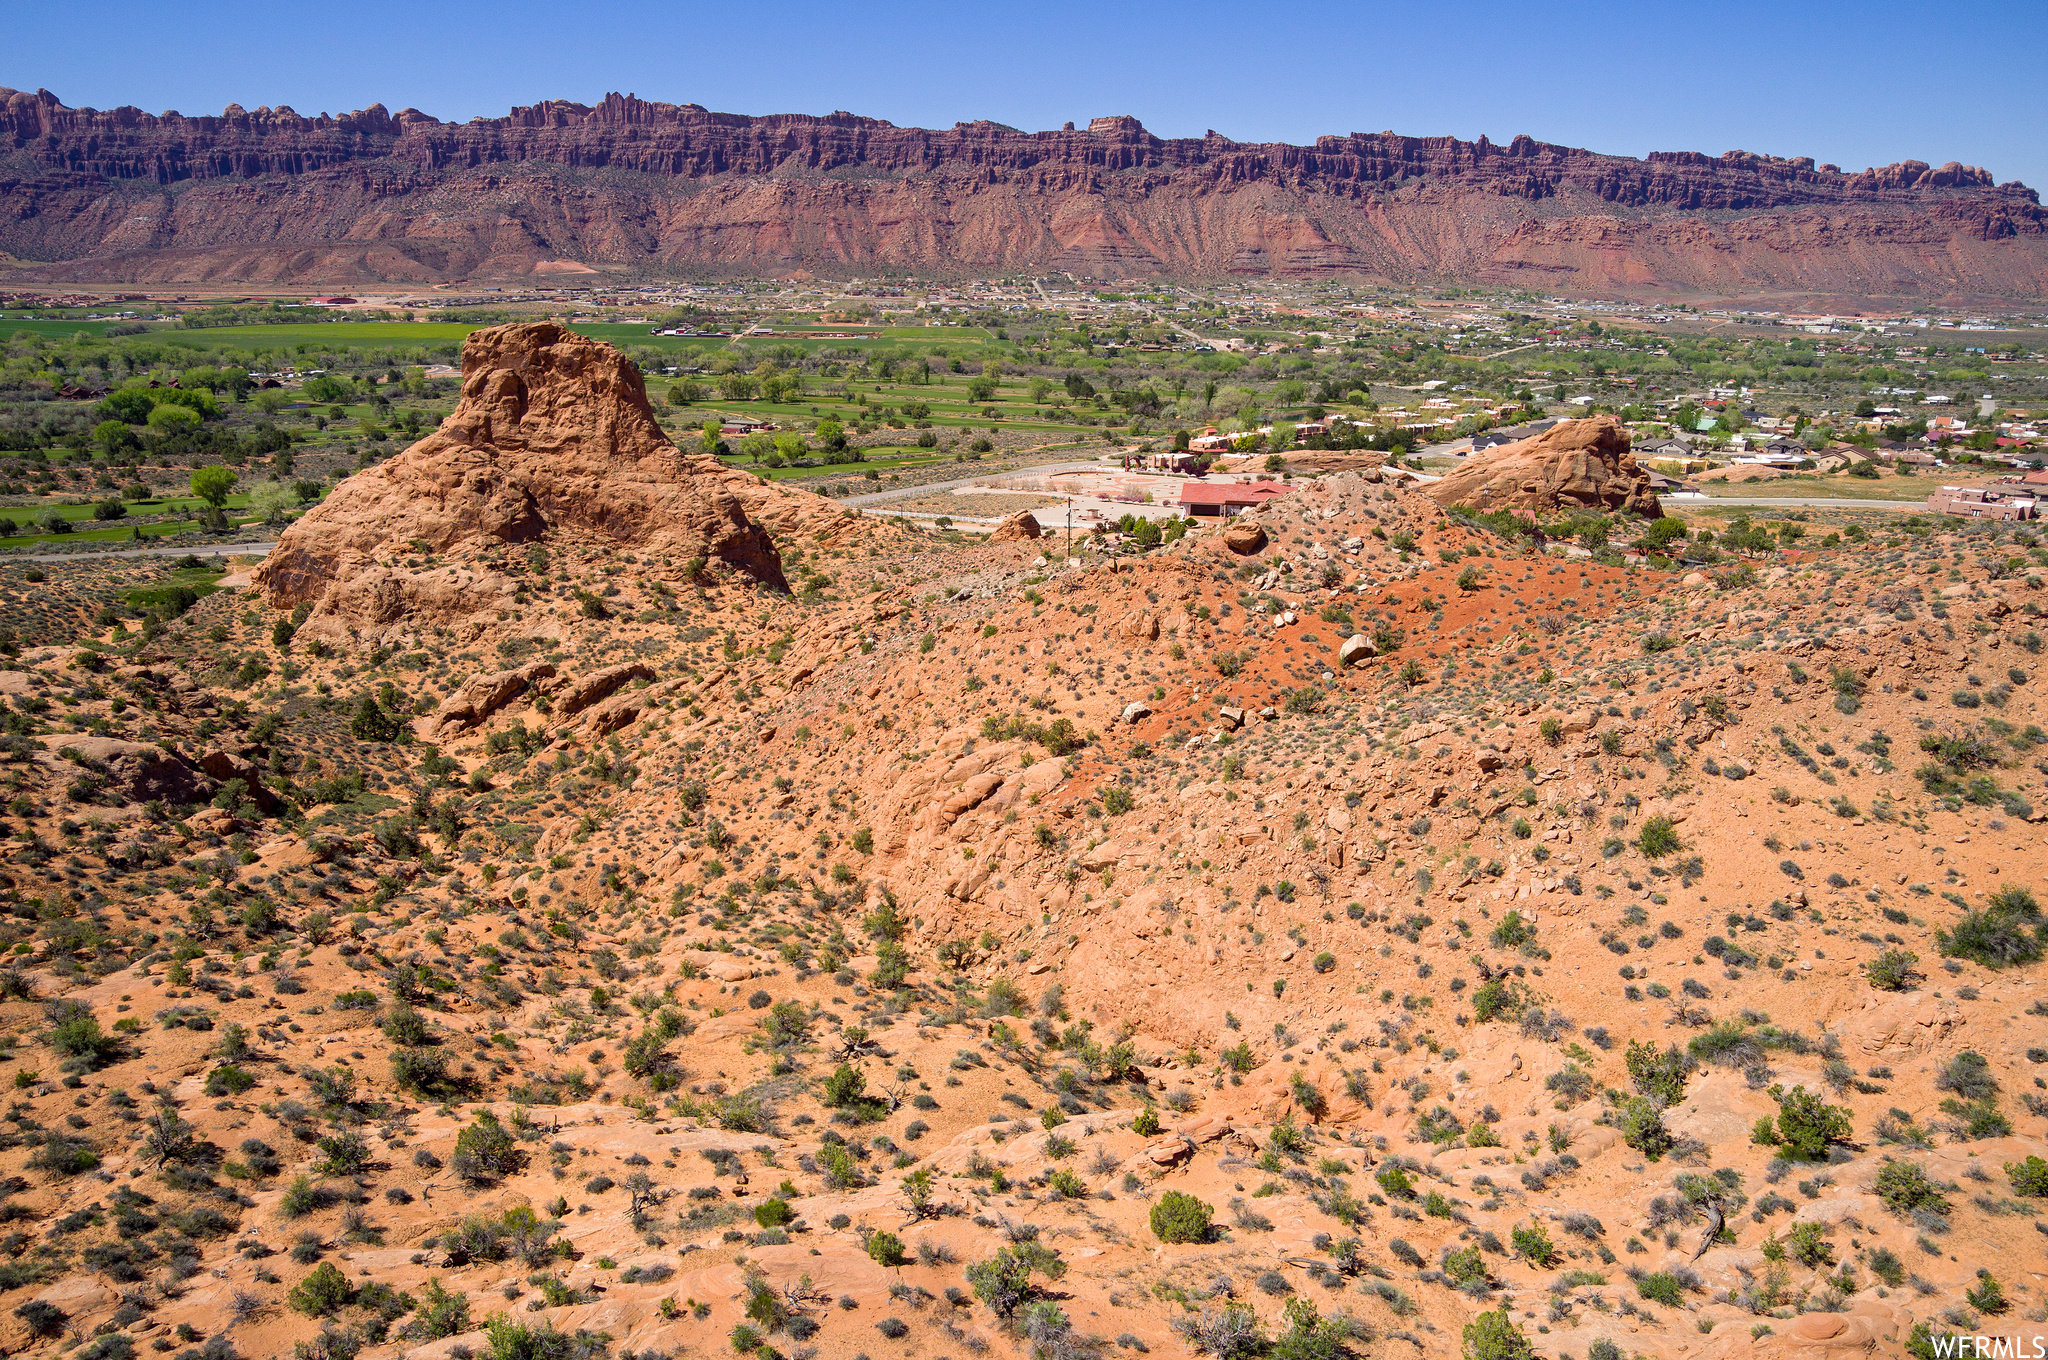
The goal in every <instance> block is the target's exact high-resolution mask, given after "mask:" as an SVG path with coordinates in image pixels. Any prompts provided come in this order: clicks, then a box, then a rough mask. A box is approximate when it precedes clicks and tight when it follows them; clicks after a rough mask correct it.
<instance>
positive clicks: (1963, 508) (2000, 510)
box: [1927, 486, 2036, 520]
mask: <svg viewBox="0 0 2048 1360" xmlns="http://www.w3.org/2000/svg"><path fill="white" fill-rule="evenodd" d="M2035 505H2036V502H2035V500H2034V499H2033V498H2032V497H2031V496H2007V495H2005V494H2003V493H2002V492H1997V491H1992V490H1989V489H1987V488H1985V487H1980V486H1944V487H1939V488H1937V489H1936V490H1934V491H1932V492H1930V493H1929V494H1928V497H1927V508H1928V509H1929V510H1931V511H1933V512H1934V513H1935V514H1938V515H1960V516H1961V517H1963V518H1964V519H2002V520H2011V519H2033V518H2034V517H2035Z"/></svg>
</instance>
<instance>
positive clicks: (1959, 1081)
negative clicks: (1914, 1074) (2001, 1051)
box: [1934, 1048, 1998, 1100]
mask: <svg viewBox="0 0 2048 1360" xmlns="http://www.w3.org/2000/svg"><path fill="white" fill-rule="evenodd" d="M1934 1086H1935V1089H1936V1090H1940V1091H1953V1092H1955V1093H1956V1094H1957V1095H1959V1096H1961V1097H1962V1098H1963V1099H1964V1100H1983V1099H1984V1098H1985V1097H1987V1096H1993V1095H1996V1094H1997V1093H1998V1079H1997V1078H1996V1077H1994V1076H1992V1075H1991V1064H1990V1063H1988V1062H1986V1061H1985V1060H1984V1055H1983V1054H1981V1053H1979V1052H1977V1051H1975V1050H1974V1049H1967V1048H1966V1049H1964V1050H1963V1051H1962V1052H1961V1053H1958V1054H1956V1055H1955V1057H1953V1058H1950V1059H1949V1060H1948V1061H1947V1062H1946V1063H1944V1064H1943V1065H1942V1069H1941V1071H1940V1072H1939V1073H1938V1074H1936V1076H1935V1078H1934Z"/></svg>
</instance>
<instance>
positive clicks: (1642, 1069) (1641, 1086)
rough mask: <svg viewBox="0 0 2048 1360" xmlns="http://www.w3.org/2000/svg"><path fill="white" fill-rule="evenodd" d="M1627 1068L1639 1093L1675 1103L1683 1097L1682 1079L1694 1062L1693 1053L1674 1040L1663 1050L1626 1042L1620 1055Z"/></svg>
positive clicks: (1683, 1080)
mask: <svg viewBox="0 0 2048 1360" xmlns="http://www.w3.org/2000/svg"><path fill="white" fill-rule="evenodd" d="M1623 1065H1624V1066H1626V1067H1627V1068H1628V1075H1629V1080H1630V1081H1631V1082H1633V1083H1634V1084H1635V1088H1636V1090H1637V1092H1638V1093H1640V1094H1642V1095H1645V1096H1652V1097H1654V1098H1656V1099H1657V1100H1659V1101H1662V1102H1663V1103H1664V1104H1665V1105H1675V1104H1677V1103H1678V1102H1679V1101H1680V1100H1682V1099H1684V1098H1685V1083H1686V1079H1687V1078H1689V1077H1690V1076H1691V1075H1692V1074H1693V1071H1694V1069H1695V1067H1696V1066H1697V1064H1695V1063H1694V1061H1693V1059H1692V1055H1691V1054H1689V1053H1687V1052H1685V1051H1684V1050H1683V1049H1681V1048H1679V1046H1678V1045H1677V1044H1671V1045H1668V1046H1667V1047H1666V1048H1665V1049H1664V1051H1663V1052H1661V1053H1660V1052H1658V1051H1657V1046H1656V1045H1655V1044H1647V1043H1637V1042H1635V1041H1633V1040H1631V1041H1630V1042H1629V1046H1628V1051H1627V1053H1626V1054H1625V1056H1624V1058H1623Z"/></svg>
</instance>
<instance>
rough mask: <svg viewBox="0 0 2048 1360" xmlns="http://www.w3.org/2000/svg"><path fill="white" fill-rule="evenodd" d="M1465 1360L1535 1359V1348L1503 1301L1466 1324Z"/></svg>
mask: <svg viewBox="0 0 2048 1360" xmlns="http://www.w3.org/2000/svg"><path fill="white" fill-rule="evenodd" d="M1463 1339H1464V1343H1465V1360H1536V1349H1535V1347H1533V1346H1531V1345H1530V1344H1529V1338H1528V1337H1526V1336H1524V1335H1523V1334H1522V1329H1521V1328H1520V1327H1517V1326H1516V1325H1515V1323H1514V1319H1512V1318H1510V1317H1509V1316H1508V1310H1507V1306H1506V1305H1505V1304H1503V1305H1502V1306H1501V1307H1500V1308H1499V1309H1497V1310H1495V1311H1494V1312H1491V1313H1481V1314H1480V1315H1479V1316H1478V1317H1476V1318H1474V1319H1473V1320H1472V1321H1471V1322H1468V1323H1466V1324H1465V1332H1464V1338H1463Z"/></svg>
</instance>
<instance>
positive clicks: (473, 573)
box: [254, 323, 840, 636]
mask: <svg viewBox="0 0 2048 1360" xmlns="http://www.w3.org/2000/svg"><path fill="white" fill-rule="evenodd" d="M798 501H803V502H815V503H816V508H815V509H807V508H804V507H795V508H792V505H791V504H783V503H785V502H787V503H794V502H798ZM750 502H752V503H754V504H756V505H765V504H767V503H770V502H774V503H777V504H776V507H775V508H776V510H777V512H778V513H780V514H782V515H783V516H784V518H785V519H801V518H802V517H804V516H805V515H816V516H820V517H822V518H823V519H824V520H825V521H827V522H833V521H836V520H838V519H839V518H840V516H839V515H838V513H837V511H836V510H835V508H833V507H831V506H830V505H829V504H828V503H826V502H825V501H823V500H822V499H821V498H819V497H816V496H810V495H807V494H806V493H803V492H792V491H787V490H784V489H782V488H780V487H774V486H771V485H768V484H766V483H763V482H761V481H759V480H758V479H756V478H753V477H750V476H748V475H746V474H745V473H743V472H739V471H736V470H734V469H731V468H728V467H726V466H724V465H723V464H721V463H720V462H718V460H717V459H715V458H712V457H709V456H707V455H702V454H684V453H681V452H679V451H678V450H677V449H676V448H675V446H674V445H673V444H671V443H669V441H668V438H667V437H666V436H665V435H663V434H662V432H661V428H660V427H659V426H658V425H656V424H655V421H654V413H653V412H652V410H651V409H649V407H648V404H647V393H646V390H645V389H644V387H643V386H642V384H641V381H640V374H639V370H637V369H636V368H635V367H634V366H633V365H632V364H631V363H629V362H628V361H627V360H626V358H625V356H623V355H621V354H620V353H619V352H618V351H617V350H615V349H613V348H612V347H611V346H610V345H606V344H603V343H601V342H599V341H595V340H589V339H586V338H584V337H582V336H579V335H576V334H574V333H572V332H570V331H567V330H564V329H562V328H561V327H559V326H556V325H553V324H549V323H542V324H536V325H512V326H498V327H494V328H492V329H489V330H482V331H478V332H476V333H475V334H473V335H471V336H470V337H469V341H468V343H467V344H466V345H465V346H464V348H463V357H462V400H461V401H460V402H459V403H458V404H457V406H456V408H455V410H454V412H453V413H452V414H450V415H449V417H448V419H447V420H445V421H443V422H442V423H441V427H440V428H439V429H437V430H435V431H434V432H433V433H432V434H430V435H428V436H427V437H426V438H424V439H422V440H420V441H419V442H418V443H417V444H414V445H413V446H412V447H411V448H409V449H407V450H406V451H405V452H404V453H402V454H400V455H399V456H398V457H396V458H393V459H392V460H390V461H389V462H387V463H384V464H381V465H379V466H377V467H374V468H370V469H368V470H367V471H364V472H360V473H357V474H356V475H355V476H353V477H351V478H349V479H348V480H347V481H345V482H343V483H342V484H341V485H340V486H339V487H337V488H336V489H335V491H334V493H333V494H332V495H330V496H329V497H328V498H327V499H326V500H325V501H323V502H321V504H320V505H319V506H318V507H316V508H315V509H314V510H312V511H311V512H310V513H308V514H307V515H306V516H305V517H304V518H303V519H301V520H299V521H298V522H297V523H295V524H293V525H292V526H291V527H290V528H289V529H287V530H286V531H285V532H284V534H283V536H282V537H281V538H280V539H279V541H278V545H277V547H276V548H275V549H274V550H273V551H272V552H271V554H270V556H269V558H268V559H267V560H266V561H265V562H264V563H263V565H262V566H261V567H260V568H258V569H257V571H256V574H255V578H254V581H255V585H256V586H257V587H258V588H259V589H260V590H262V591H263V593H264V594H265V596H266V597H267V598H268V599H269V600H270V601H271V603H272V604H274V605H277V606H279V607H281V608H291V607H293V606H295V605H299V604H311V605H313V611H312V615H311V617H310V618H309V619H308V620H307V626H308V627H309V628H312V629H313V630H314V631H315V635H316V636H318V635H320V634H321V633H323V632H332V631H335V630H337V629H345V628H353V629H356V630H358V632H381V631H383V630H386V629H392V628H400V627H417V626H421V625H428V624H440V623H448V622H451V621H454V620H458V619H461V618H465V617H467V616H470V615H473V614H475V613H478V612H479V611H482V610H486V609H493V610H495V609H499V608H503V607H505V606H506V605H507V603H508V602H509V598H510V594H511V582H510V580H509V579H508V578H507V577H506V576H505V575H503V574H501V573H500V572H499V571H497V570H496V569H495V567H494V565H493V563H492V562H491V560H490V557H491V553H492V552H493V550H496V549H500V548H503V547H506V546H509V545H514V544H525V543H540V542H549V543H555V544H559V545H563V546H568V547H598V548H610V549H632V550H634V551H637V552H642V553H645V554H648V555H649V556H650V558H651V559H652V560H654V561H657V562H661V563H665V564H669V565H670V567H672V568H673V569H674V570H677V571H682V570H686V569H687V567H686V564H691V563H697V564H701V566H702V567H703V568H704V569H706V570H708V571H710V572H711V573H712V574H713V575H724V576H726V577H728V578H731V579H736V580H739V581H743V582H752V583H756V584H760V585H764V586H770V587H774V588H776V589H782V588H784V581H783V576H782V565H781V559H780V558H779V557H778V555H777V553H776V550H775V546H774V544H773V542H772V541H771V540H770V537H769V535H768V533H767V531H766V530H764V529H763V528H762V527H761V525H760V524H759V523H757V522H756V520H755V519H754V518H753V517H752V516H751V515H750V513H749V508H748V507H749V503H750Z"/></svg>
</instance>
